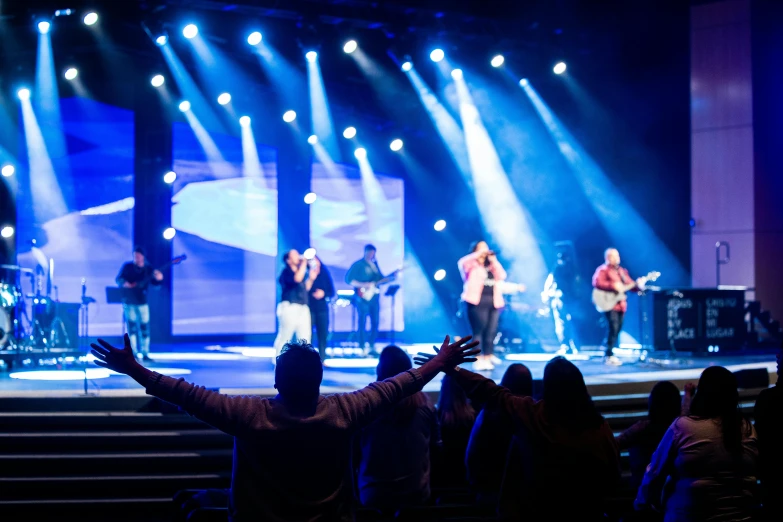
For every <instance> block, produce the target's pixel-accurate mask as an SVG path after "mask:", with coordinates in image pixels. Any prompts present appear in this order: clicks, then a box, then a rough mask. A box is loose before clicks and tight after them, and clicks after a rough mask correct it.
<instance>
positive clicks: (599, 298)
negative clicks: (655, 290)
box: [593, 272, 661, 312]
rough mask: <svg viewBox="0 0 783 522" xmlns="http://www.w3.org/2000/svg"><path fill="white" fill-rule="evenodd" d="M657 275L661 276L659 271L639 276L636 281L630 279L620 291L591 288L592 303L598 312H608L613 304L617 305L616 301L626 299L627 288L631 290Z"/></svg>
mask: <svg viewBox="0 0 783 522" xmlns="http://www.w3.org/2000/svg"><path fill="white" fill-rule="evenodd" d="M659 277H661V273H660V272H650V273H649V274H647V275H646V276H644V277H640V278H639V279H637V280H636V281H631V282H630V283H627V284H625V285H623V288H622V291H620V292H614V291H606V290H601V289H599V288H593V304H594V305H595V309H596V310H598V311H599V312H609V311H611V310H612V309H613V308H614V307H615V306H617V303H621V302H623V301H625V300H626V299H628V296H627V295H626V292H627V291H628V290H631V289H632V288H633V287H635V286H637V285H638V286H642V285H644V284H645V283H647V282H651V281H655V280H656V279H658V278H659Z"/></svg>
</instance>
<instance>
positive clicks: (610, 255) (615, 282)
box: [593, 248, 639, 366]
mask: <svg viewBox="0 0 783 522" xmlns="http://www.w3.org/2000/svg"><path fill="white" fill-rule="evenodd" d="M604 260H605V262H604V264H603V265H601V266H599V267H598V268H597V269H596V271H595V274H593V288H598V289H599V290H604V291H606V292H617V293H618V294H619V293H621V292H622V291H623V290H626V291H630V290H633V289H634V288H636V287H638V286H639V285H638V283H637V284H636V285H634V286H633V287H631V288H628V289H627V288H626V286H627V285H628V284H629V283H633V282H634V280H633V279H631V276H630V275H629V274H628V270H626V269H625V268H623V267H621V266H620V252H619V251H618V250H617V249H616V248H607V249H606V251H605V252H604ZM627 310H628V301H626V300H625V299H623V300H622V301H620V302H619V303H617V304H616V305H615V306H614V308H613V309H611V310H609V311H608V312H606V322H607V324H608V328H609V331H608V333H607V335H606V357H605V359H604V362H605V363H606V364H609V365H611V366H620V365H621V364H623V363H622V361H620V359H618V358H617V357H616V356H615V355H614V348H615V347H616V346H617V339H618V338H619V337H620V331H621V330H622V329H623V318H624V317H625V312H626V311H627Z"/></svg>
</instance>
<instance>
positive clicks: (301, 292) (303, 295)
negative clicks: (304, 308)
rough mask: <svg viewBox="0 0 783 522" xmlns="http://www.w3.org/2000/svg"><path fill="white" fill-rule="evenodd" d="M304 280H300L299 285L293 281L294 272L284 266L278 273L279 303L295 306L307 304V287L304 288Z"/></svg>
mask: <svg viewBox="0 0 783 522" xmlns="http://www.w3.org/2000/svg"><path fill="white" fill-rule="evenodd" d="M305 280H306V278H305V279H302V281H300V282H299V283H297V282H296V281H295V280H294V271H293V270H291V267H290V266H286V267H285V268H284V269H283V271H282V272H281V273H280V278H279V279H278V281H279V282H280V288H281V289H282V292H281V293H280V301H281V302H283V301H288V302H289V303H295V304H303V305H306V304H307V287H306V286H305Z"/></svg>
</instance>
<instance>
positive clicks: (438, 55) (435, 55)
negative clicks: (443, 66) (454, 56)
mask: <svg viewBox="0 0 783 522" xmlns="http://www.w3.org/2000/svg"><path fill="white" fill-rule="evenodd" d="M445 57H446V53H444V52H443V49H435V50H433V51H432V52H431V53H430V60H432V61H433V62H435V63H438V62H440V61H441V60H443V59H444V58H445Z"/></svg>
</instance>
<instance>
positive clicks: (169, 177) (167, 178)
mask: <svg viewBox="0 0 783 522" xmlns="http://www.w3.org/2000/svg"><path fill="white" fill-rule="evenodd" d="M176 179H177V173H176V172H174V171H173V170H170V171H168V172H167V173H165V174H164V175H163V182H164V183H166V184H168V185H171V184H172V183H174V181H176Z"/></svg>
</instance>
